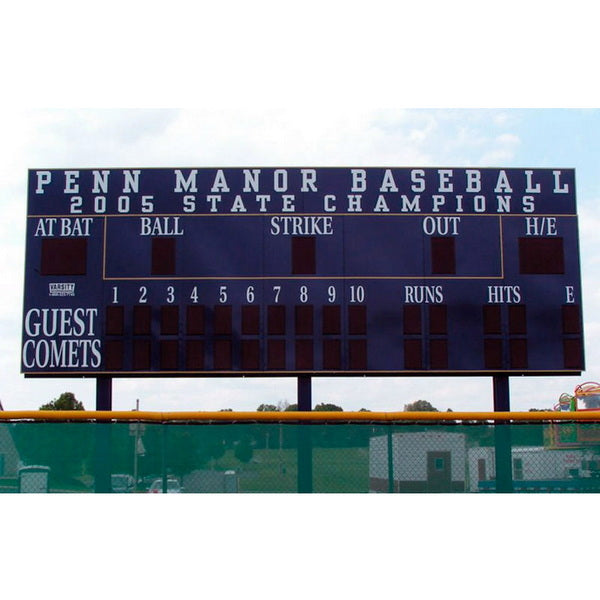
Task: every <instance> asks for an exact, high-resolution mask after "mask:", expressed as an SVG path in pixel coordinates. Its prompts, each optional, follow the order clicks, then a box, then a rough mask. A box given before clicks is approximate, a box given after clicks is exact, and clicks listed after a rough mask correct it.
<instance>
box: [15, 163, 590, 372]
mask: <svg viewBox="0 0 600 600" xmlns="http://www.w3.org/2000/svg"><path fill="white" fill-rule="evenodd" d="M27 215H28V216H27V248H26V265H25V299H24V313H23V343H22V370H23V372H24V373H25V374H26V375H71V376H82V375H104V374H107V375H112V376H119V375H121V376H133V375H143V376H148V375H163V376H169V375H172V376H181V375H226V376H232V375H277V376H279V375H299V374H314V375H317V374H321V375H351V374H362V375H364V374H372V375H383V374H394V375H401V374H412V375H416V374H429V373H431V374H439V375H448V374H493V373H510V374H541V373H556V374H561V373H562V374H579V373H580V372H581V371H582V370H583V368H584V353H583V341H582V340H583V327H582V310H581V281H580V265H579V248H578V233H577V214H576V205H575V172H574V170H572V169H514V168H511V169H508V168H507V169H502V168H485V169H476V168H385V167H382V168H341V167H340V168H338V167H332V168H164V169H162V168H161V169H154V168H152V169H32V170H30V171H29V191H28V213H27Z"/></svg>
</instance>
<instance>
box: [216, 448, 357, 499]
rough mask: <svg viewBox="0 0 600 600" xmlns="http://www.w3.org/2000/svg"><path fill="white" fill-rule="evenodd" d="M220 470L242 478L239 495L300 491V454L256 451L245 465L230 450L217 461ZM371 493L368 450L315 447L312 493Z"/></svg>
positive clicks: (288, 451) (292, 451)
mask: <svg viewBox="0 0 600 600" xmlns="http://www.w3.org/2000/svg"><path fill="white" fill-rule="evenodd" d="M217 467H218V468H219V469H233V470H235V471H236V472H237V473H238V475H239V483H240V492H262V493H271V492H275V493H282V492H292V493H295V492H296V491H297V488H298V482H297V476H298V464H297V451H296V450H295V449H291V450H288V449H283V450H278V449H275V450H255V451H254V454H253V457H252V460H251V461H250V462H249V463H247V464H243V463H241V462H240V461H238V460H237V459H236V458H235V457H234V456H233V452H231V451H228V452H227V453H226V454H225V456H223V457H222V458H221V459H219V461H218V465H217ZM368 491H369V451H368V449H367V448H313V492H315V493H336V492H341V493H362V492H368Z"/></svg>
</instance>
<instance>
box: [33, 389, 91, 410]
mask: <svg viewBox="0 0 600 600" xmlns="http://www.w3.org/2000/svg"><path fill="white" fill-rule="evenodd" d="M40 410H85V408H84V406H83V404H82V403H81V402H79V400H77V398H75V394H73V393H71V392H63V393H62V394H61V395H60V396H59V397H58V398H55V399H54V400H52V402H48V403H47V404H42V406H40Z"/></svg>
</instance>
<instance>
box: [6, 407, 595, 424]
mask: <svg viewBox="0 0 600 600" xmlns="http://www.w3.org/2000/svg"><path fill="white" fill-rule="evenodd" d="M0 421H4V422H5V421H61V422H64V421H144V422H157V423H166V422H173V421H174V422H181V421H188V422H191V421H197V422H215V421H221V422H238V423H239V422H253V423H256V422H275V423H282V422H298V421H311V422H313V423H314V422H345V423H353V422H354V423H356V422H364V421H366V422H400V421H404V422H407V421H419V422H422V421H482V422H483V421H520V422H548V421H585V422H600V410H598V411H576V412H567V411H564V412H561V411H535V412H365V411H360V412H342V411H332V412H325V411H315V412H302V411H288V412H255V411H243V412H232V411H169V412H162V411H161V412H154V411H133V410H131V411H124V410H115V411H94V410H86V411H77V410H76V411H70V410H63V411H60V410H5V411H0Z"/></svg>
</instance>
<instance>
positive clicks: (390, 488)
mask: <svg viewBox="0 0 600 600" xmlns="http://www.w3.org/2000/svg"><path fill="white" fill-rule="evenodd" d="M387 455H388V492H389V493H390V494H391V493H393V491H394V440H393V437H392V426H391V425H390V426H388V432H387Z"/></svg>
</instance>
